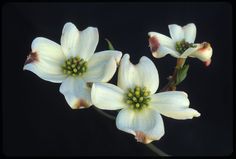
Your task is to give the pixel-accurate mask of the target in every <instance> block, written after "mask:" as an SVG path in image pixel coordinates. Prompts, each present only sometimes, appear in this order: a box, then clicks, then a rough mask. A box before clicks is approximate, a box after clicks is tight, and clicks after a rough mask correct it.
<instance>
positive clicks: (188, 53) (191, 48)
mask: <svg viewBox="0 0 236 159" xmlns="http://www.w3.org/2000/svg"><path fill="white" fill-rule="evenodd" d="M199 48H200V46H199V45H197V44H196V47H190V48H188V49H187V50H185V51H184V52H183V54H181V55H180V58H187V57H188V56H191V55H192V54H194V53H195V52H196V51H197V50H198V49H199Z"/></svg>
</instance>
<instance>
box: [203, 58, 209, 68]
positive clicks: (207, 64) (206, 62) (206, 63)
mask: <svg viewBox="0 0 236 159" xmlns="http://www.w3.org/2000/svg"><path fill="white" fill-rule="evenodd" d="M204 64H205V66H206V67H208V66H209V65H210V64H211V59H209V60H207V61H205V62H204Z"/></svg>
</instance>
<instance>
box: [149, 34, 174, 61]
mask: <svg viewBox="0 0 236 159" xmlns="http://www.w3.org/2000/svg"><path fill="white" fill-rule="evenodd" d="M148 35H149V46H150V49H151V52H152V55H153V56H154V57H155V58H162V57H164V56H166V55H167V54H171V55H172V56H173V57H176V58H178V57H179V53H178V52H177V51H176V50H175V42H174V41H173V40H172V39H171V38H169V37H167V36H165V35H163V34H160V33H156V32H149V33H148Z"/></svg>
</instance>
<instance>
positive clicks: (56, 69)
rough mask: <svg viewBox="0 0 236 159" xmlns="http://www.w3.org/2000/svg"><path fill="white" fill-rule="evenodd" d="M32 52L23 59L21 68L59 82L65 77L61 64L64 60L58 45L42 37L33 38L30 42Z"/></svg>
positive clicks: (47, 79)
mask: <svg viewBox="0 0 236 159" xmlns="http://www.w3.org/2000/svg"><path fill="white" fill-rule="evenodd" d="M31 48H32V52H31V53H30V54H29V56H28V57H27V59H26V61H25V65H24V67H23V70H29V71H31V72H33V73H35V74H36V75H37V76H39V77H40V78H42V79H44V80H46V81H50V82H54V83H60V82H62V81H63V80H64V79H65V75H63V73H62V71H61V65H62V64H63V62H64V60H65V56H64V54H63V52H62V49H61V47H60V45H58V44H57V43H55V42H53V41H51V40H49V39H46V38H43V37H38V38H35V39H34V40H33V42H32V44H31Z"/></svg>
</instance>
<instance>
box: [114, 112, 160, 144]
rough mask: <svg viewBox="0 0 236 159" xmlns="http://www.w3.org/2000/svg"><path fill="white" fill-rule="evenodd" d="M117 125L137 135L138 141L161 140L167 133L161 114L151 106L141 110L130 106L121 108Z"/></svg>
mask: <svg viewBox="0 0 236 159" xmlns="http://www.w3.org/2000/svg"><path fill="white" fill-rule="evenodd" d="M116 126H117V128H118V129H120V130H122V131H125V132H128V133H130V134H133V135H135V138H136V139H137V141H138V142H142V143H145V144H147V143H150V142H151V141H153V140H159V139H160V138H161V137H162V136H163V135H164V133H165V131H164V124H163V120H162V117H161V115H160V114H159V113H158V112H157V111H155V110H154V109H150V108H146V109H143V110H141V111H134V110H132V109H130V108H125V109H123V110H121V111H120V112H119V114H118V116H117V118H116Z"/></svg>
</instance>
